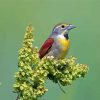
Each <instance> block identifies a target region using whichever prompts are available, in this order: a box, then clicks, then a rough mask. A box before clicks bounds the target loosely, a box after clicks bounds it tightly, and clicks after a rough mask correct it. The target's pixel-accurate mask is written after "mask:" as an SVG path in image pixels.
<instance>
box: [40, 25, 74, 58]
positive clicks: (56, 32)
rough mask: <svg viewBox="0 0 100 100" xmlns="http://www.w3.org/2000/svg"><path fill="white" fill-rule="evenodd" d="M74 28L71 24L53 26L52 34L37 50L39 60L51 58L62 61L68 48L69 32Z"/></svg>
mask: <svg viewBox="0 0 100 100" xmlns="http://www.w3.org/2000/svg"><path fill="white" fill-rule="evenodd" d="M74 28H76V26H75V25H73V24H68V23H59V24H57V25H55V26H54V28H53V30H52V33H51V34H50V36H49V37H48V39H47V40H46V41H45V42H44V44H43V45H42V47H41V48H40V50H39V58H40V59H42V58H43V57H48V56H53V57H54V58H56V59H63V58H65V56H66V55H67V53H68V51H69V47H70V40H69V31H70V30H71V29H74Z"/></svg>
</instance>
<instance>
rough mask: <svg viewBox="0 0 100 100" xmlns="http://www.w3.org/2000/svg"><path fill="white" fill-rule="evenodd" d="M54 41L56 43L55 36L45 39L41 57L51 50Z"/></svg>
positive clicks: (40, 52)
mask: <svg viewBox="0 0 100 100" xmlns="http://www.w3.org/2000/svg"><path fill="white" fill-rule="evenodd" d="M53 43H54V39H53V38H48V39H47V40H46V41H45V43H44V44H43V46H42V47H41V49H40V50H39V57H40V59H41V58H43V57H44V56H45V55H46V54H47V53H48V52H49V51H50V48H51V47H52V44H53Z"/></svg>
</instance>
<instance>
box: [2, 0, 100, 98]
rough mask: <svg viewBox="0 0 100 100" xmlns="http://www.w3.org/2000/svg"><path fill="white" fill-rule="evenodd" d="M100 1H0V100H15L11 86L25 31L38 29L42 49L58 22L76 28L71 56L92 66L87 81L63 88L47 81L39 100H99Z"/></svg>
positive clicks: (72, 36)
mask: <svg viewBox="0 0 100 100" xmlns="http://www.w3.org/2000/svg"><path fill="white" fill-rule="evenodd" d="M99 10H100V0H0V82H1V85H0V100H15V98H16V96H17V94H14V93H13V92H12V91H13V88H12V85H13V83H14V78H13V76H14V73H15V72H16V71H18V68H17V61H18V59H17V57H18V50H19V48H20V47H21V46H22V45H21V44H22V41H23V36H24V33H25V28H26V26H27V25H29V24H30V23H31V24H33V26H34V27H35V34H34V35H35V36H34V37H35V42H34V45H36V46H38V47H39V48H40V46H41V45H42V43H43V42H44V41H45V39H46V38H47V37H48V36H49V34H50V33H51V31H52V28H53V27H54V25H55V24H57V23H59V22H68V23H71V24H75V25H76V26H77V28H76V29H74V30H72V31H71V32H70V39H71V48H70V52H69V55H73V56H76V57H77V58H78V62H79V63H84V64H88V65H89V68H90V70H89V73H88V74H87V75H86V77H85V78H81V79H78V80H76V81H75V82H73V84H72V85H71V86H68V87H63V88H64V90H65V91H66V94H63V93H62V92H61V90H60V89H59V87H58V85H55V84H54V83H52V82H50V81H48V82H47V87H48V88H49V91H48V92H47V93H46V94H45V95H44V96H43V97H42V99H40V100H100V77H99V76H100V61H99V60H100V54H99V53H100V11H99Z"/></svg>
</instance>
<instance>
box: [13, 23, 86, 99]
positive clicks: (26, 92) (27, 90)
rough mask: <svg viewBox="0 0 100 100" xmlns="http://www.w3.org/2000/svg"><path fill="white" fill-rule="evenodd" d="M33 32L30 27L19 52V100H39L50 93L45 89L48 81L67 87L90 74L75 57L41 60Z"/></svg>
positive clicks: (17, 84) (16, 76)
mask: <svg viewBox="0 0 100 100" xmlns="http://www.w3.org/2000/svg"><path fill="white" fill-rule="evenodd" d="M32 31H33V28H32V26H30V25H29V26H28V27H27V30H26V34H25V37H24V41H23V47H22V48H21V49H20V50H19V56H18V59H19V61H18V67H19V71H18V72H16V74H15V76H14V77H15V80H16V83H15V84H14V86H13V87H14V92H16V93H18V97H17V100H37V99H38V98H39V97H41V96H42V95H44V94H45V92H47V91H48V89H47V88H46V87H45V82H46V80H47V79H50V80H52V81H53V82H54V83H60V84H61V85H63V86H67V85H70V84H72V81H73V80H75V79H77V78H79V77H83V76H84V75H85V74H86V73H87V72H88V67H87V65H84V64H79V63H77V62H76V58H75V57H69V58H65V59H62V60H61V59H54V57H52V56H50V57H49V56H48V57H44V58H43V59H41V60H40V59H39V56H38V48H36V47H33V46H32V43H33V40H34V38H33V35H32Z"/></svg>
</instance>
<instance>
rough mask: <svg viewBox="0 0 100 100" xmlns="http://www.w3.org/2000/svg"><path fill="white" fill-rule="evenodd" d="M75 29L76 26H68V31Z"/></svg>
mask: <svg viewBox="0 0 100 100" xmlns="http://www.w3.org/2000/svg"><path fill="white" fill-rule="evenodd" d="M73 28H76V26H75V25H72V24H70V25H69V26H67V30H71V29H73Z"/></svg>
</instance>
